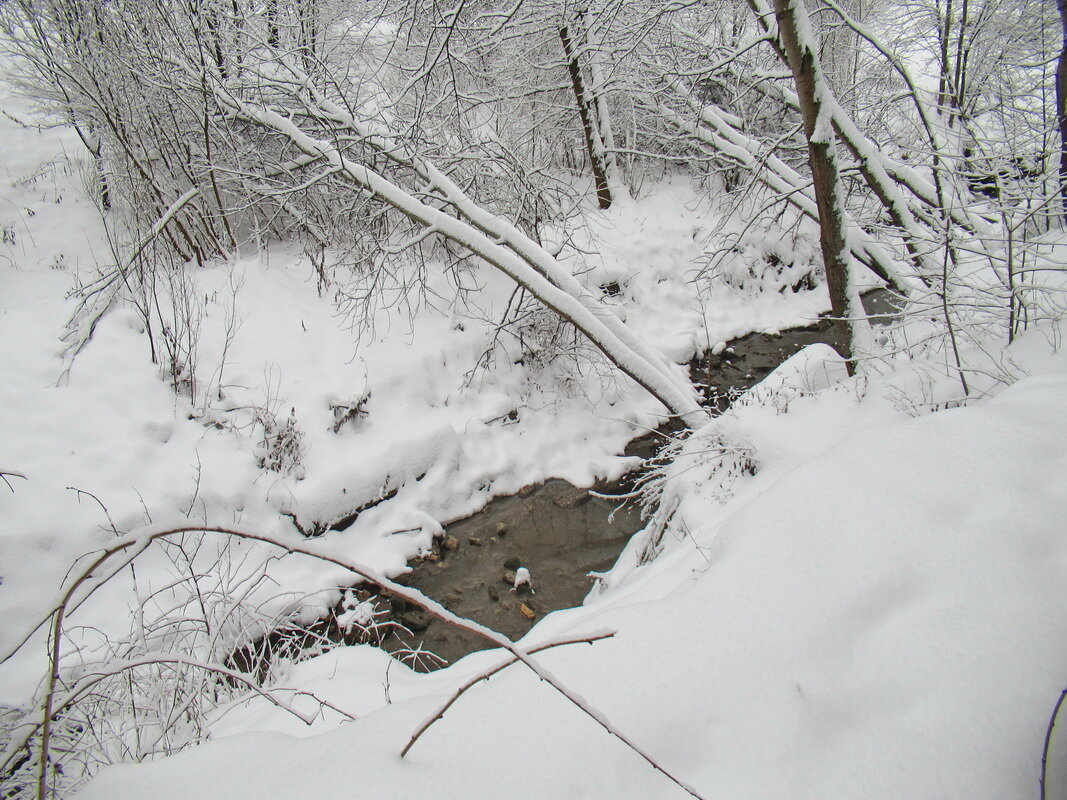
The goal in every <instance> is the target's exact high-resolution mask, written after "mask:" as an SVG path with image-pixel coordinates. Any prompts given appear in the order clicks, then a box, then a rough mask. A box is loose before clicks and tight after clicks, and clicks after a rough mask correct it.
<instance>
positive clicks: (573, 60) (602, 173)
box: [559, 25, 611, 208]
mask: <svg viewBox="0 0 1067 800" xmlns="http://www.w3.org/2000/svg"><path fill="white" fill-rule="evenodd" d="M559 38H560V41H561V42H563V53H564V55H566V57H567V71H568V72H569V73H570V76H571V87H572V88H573V89H574V99H575V102H576V103H577V105H578V116H579V117H580V118H581V120H582V133H583V134H584V135H585V148H586V151H587V152H588V153H589V165H590V167H591V168H592V170H593V181H594V182H595V184H596V199H597V204H598V205H599V206H600V207H601V208H610V207H611V188H610V187H609V186H608V174H607V170H606V169H605V168H604V159H603V153H602V149H603V148H602V146H601V147H597V142H598V140H599V137H600V134H599V132H598V131H597V130H596V129H595V128H594V127H593V117H592V115H591V114H590V112H589V101H588V99H587V98H586V96H585V95H586V92H585V83H584V81H583V80H582V68H581V65H580V64H579V63H578V54H577V53H575V52H574V44H573V42H572V41H571V35H570V31H569V30H568V29H567V26H566V25H563V26H561V27H560V29H559Z"/></svg>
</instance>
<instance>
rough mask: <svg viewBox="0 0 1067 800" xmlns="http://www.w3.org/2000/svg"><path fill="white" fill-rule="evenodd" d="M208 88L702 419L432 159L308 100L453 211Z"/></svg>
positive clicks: (584, 296)
mask: <svg viewBox="0 0 1067 800" xmlns="http://www.w3.org/2000/svg"><path fill="white" fill-rule="evenodd" d="M215 95H216V98H217V99H218V101H219V103H220V105H221V106H222V107H223V109H225V110H226V111H227V112H228V113H229V114H231V115H232V116H234V117H236V118H240V119H243V120H245V121H247V122H253V123H255V124H257V125H260V126H262V127H263V128H265V129H267V130H270V131H273V132H275V133H277V134H280V135H282V136H284V137H286V138H287V139H288V140H289V141H290V142H292V143H293V144H294V145H295V146H296V147H298V148H299V149H300V150H301V151H302V152H303V153H305V154H306V155H308V156H311V157H313V158H315V159H321V160H322V161H323V162H324V163H325V164H328V165H330V166H331V167H333V170H334V172H335V173H336V174H338V175H342V176H343V177H345V178H347V179H349V180H351V181H352V183H353V184H355V185H356V186H357V187H359V188H360V189H363V190H365V191H368V192H370V193H372V194H373V195H375V196H376V197H378V198H380V199H381V200H382V201H384V202H385V203H387V204H388V205H390V206H392V207H393V208H394V209H396V210H397V211H399V212H400V213H402V214H404V215H405V216H407V217H408V218H409V219H411V220H413V221H415V222H416V223H418V224H420V225H422V226H424V227H425V228H427V229H429V230H432V231H434V232H436V233H438V234H439V235H441V236H443V237H445V238H447V239H449V240H451V241H453V242H455V243H457V244H459V245H461V246H462V247H465V248H466V249H468V250H469V251H470V252H472V253H474V254H475V255H477V256H478V257H479V258H481V259H483V260H484V261H485V262H486V263H488V264H490V265H492V266H493V267H495V268H497V269H499V270H501V271H502V272H504V273H505V274H507V275H508V276H509V277H511V278H512V279H513V280H515V281H516V282H517V283H518V284H520V285H521V286H523V287H524V288H525V289H526V290H527V291H529V292H530V294H532V295H533V296H534V297H536V298H537V299H538V300H540V301H541V302H542V303H544V305H545V306H547V307H548V308H550V309H551V310H553V311H554V312H555V313H557V314H559V315H560V317H561V318H563V319H566V320H567V321H569V322H571V323H572V324H573V325H574V326H575V327H576V328H577V329H578V330H579V331H580V332H581V333H582V334H583V335H584V336H585V337H587V338H588V339H589V341H590V342H592V343H593V344H594V345H595V346H596V347H597V348H598V349H599V350H600V351H601V352H602V353H604V355H605V356H606V357H607V358H608V359H609V360H610V361H611V362H612V363H613V364H615V365H616V366H617V367H618V368H619V369H620V370H621V371H622V372H623V373H625V374H626V375H628V376H629V377H631V378H632V379H633V380H634V381H636V382H637V383H638V384H639V385H640V386H642V387H643V388H645V389H646V390H647V391H648V392H649V393H650V394H652V395H653V396H654V397H655V398H656V399H657V400H659V401H660V402H661V403H663V405H664V406H666V407H667V409H668V410H670V411H671V412H672V413H674V414H677V415H678V416H679V417H681V418H682V419H683V421H685V422H686V424H688V425H697V424H700V422H702V421H703V420H704V419H705V418H706V413H705V412H704V411H703V410H702V409H701V408H700V406H699V404H698V403H697V401H696V397H695V394H694V392H693V390H692V387H690V386H688V385H686V383H685V382H684V381H682V380H680V379H679V378H678V377H676V376H675V375H674V374H673V373H672V372H671V369H670V366H669V365H668V364H666V362H665V361H664V359H663V358H662V357H660V356H659V354H657V353H655V352H654V351H653V350H652V348H651V347H649V346H648V345H647V344H646V343H644V342H642V341H641V340H640V339H639V337H637V336H636V335H635V334H634V333H633V332H632V331H631V330H630V329H628V328H627V327H626V325H625V324H624V323H623V322H622V320H621V319H619V318H618V317H617V316H615V314H614V313H613V312H612V311H611V310H610V309H608V308H606V307H605V306H604V305H603V304H602V303H600V302H599V301H598V300H597V299H596V298H594V297H592V295H590V293H589V292H588V291H587V290H586V289H585V288H584V287H583V286H581V284H580V283H579V282H578V280H577V279H576V278H575V277H574V276H573V275H572V274H571V273H570V272H568V271H567V270H566V269H565V268H564V267H563V266H562V265H561V264H560V263H559V262H558V261H557V260H556V259H555V258H553V257H552V256H551V254H549V253H548V252H547V251H546V250H544V248H542V247H540V246H539V245H537V244H536V243H535V242H533V241H532V240H530V239H529V237H526V236H525V235H523V234H522V233H521V232H520V231H519V230H518V229H517V228H516V227H515V226H514V225H512V224H511V223H509V222H507V221H506V220H503V219H501V218H500V217H497V216H496V215H494V214H491V213H490V212H489V211H487V210H485V209H484V208H482V207H481V206H479V205H478V204H477V203H475V202H474V201H472V200H471V199H470V198H469V197H467V195H466V194H465V193H463V192H462V190H461V189H460V187H458V186H457V185H456V184H455V183H453V182H452V181H451V180H449V178H448V177H447V176H446V175H444V174H443V173H442V172H440V171H439V170H438V169H437V168H436V167H435V166H434V165H433V164H432V163H430V162H429V161H427V160H425V159H420V158H416V157H414V156H412V155H410V154H409V153H407V152H406V151H405V150H404V149H403V148H402V147H401V146H400V145H399V144H398V143H397V142H396V141H395V140H394V139H393V138H392V137H390V136H389V134H388V132H380V131H373V130H371V129H370V127H369V126H368V125H366V124H365V123H360V122H358V121H357V120H355V119H354V118H353V117H352V116H351V115H350V114H349V113H348V112H346V111H344V110H343V109H341V108H339V107H337V106H335V105H332V104H328V103H327V101H325V100H324V99H322V98H319V102H318V103H316V104H315V105H314V106H313V108H314V109H316V114H317V116H319V118H320V119H322V120H323V121H328V122H331V123H333V124H336V125H342V126H344V127H347V128H349V129H351V130H352V131H353V132H355V133H357V134H358V135H359V136H360V137H361V138H362V139H363V140H364V141H365V142H366V143H367V144H369V145H370V146H371V147H373V148H374V149H375V150H376V151H378V152H379V153H381V154H382V155H385V156H386V157H388V158H389V159H390V160H392V161H394V162H396V163H399V164H402V165H404V166H406V167H409V168H410V169H412V170H413V171H415V173H416V174H417V175H418V176H419V177H421V178H422V179H423V180H425V181H426V182H427V183H428V184H429V186H428V191H431V192H434V194H435V196H437V197H439V198H440V199H441V200H442V201H444V203H446V204H447V205H448V206H451V207H452V208H453V209H455V212H456V215H455V216H454V215H452V214H449V213H446V212H445V211H443V210H441V208H438V207H436V206H434V205H430V204H429V203H427V202H424V201H422V200H420V199H418V198H416V197H415V196H414V195H413V194H411V193H410V192H408V191H406V190H404V189H403V188H401V187H400V186H398V185H397V184H395V183H393V182H391V181H390V180H388V179H387V178H386V177H385V176H384V175H382V174H381V173H379V172H377V171H375V170H373V169H371V168H370V167H368V166H367V165H365V164H361V163H357V162H356V161H354V160H352V159H351V158H349V157H347V156H346V155H345V154H344V153H342V152H341V151H340V150H339V149H338V147H337V146H336V145H335V144H334V143H332V142H331V141H329V140H326V139H319V138H316V137H315V136H313V135H311V134H309V133H308V132H307V131H305V130H303V129H301V128H300V127H299V126H297V125H296V124H295V123H294V122H293V121H292V119H290V118H288V117H286V116H283V115H282V114H281V113H279V112H278V111H275V110H273V109H271V108H268V107H266V106H264V105H261V104H256V103H252V102H249V101H246V100H243V99H241V98H239V97H237V96H236V95H235V94H233V93H230V92H227V91H226V90H225V89H222V88H219V89H218V90H216V92H215ZM309 105H310V104H309Z"/></svg>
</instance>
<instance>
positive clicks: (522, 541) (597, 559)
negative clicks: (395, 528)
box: [383, 480, 644, 663]
mask: <svg viewBox="0 0 1067 800" xmlns="http://www.w3.org/2000/svg"><path fill="white" fill-rule="evenodd" d="M643 525H644V523H643V521H642V519H641V514H640V512H639V510H638V509H637V507H636V506H635V505H634V504H633V503H629V504H622V503H621V502H620V501H618V500H606V499H604V498H602V497H597V496H594V495H592V494H590V492H589V491H588V490H585V489H579V488H576V487H574V486H572V485H571V484H569V483H567V482H566V481H561V480H550V481H547V482H546V483H544V484H539V485H535V486H531V487H527V489H525V490H523V491H522V492H520V493H519V494H517V495H514V496H511V497H500V498H497V499H496V500H493V501H492V502H490V503H489V504H488V505H487V506H486V507H485V508H484V509H483V510H482V511H480V512H478V513H477V514H475V515H474V516H472V517H468V518H467V519H464V520H460V521H459V522H454V523H452V524H451V525H449V526H447V527H446V529H445V535H444V537H442V538H441V539H440V540H438V541H436V542H435V543H434V550H433V552H432V553H430V554H429V555H428V556H426V557H424V558H422V559H420V560H418V561H417V562H416V563H414V564H413V565H412V571H411V572H410V573H408V574H407V575H405V576H403V577H402V578H400V579H399V580H400V582H402V583H405V584H407V585H409V586H413V587H415V588H417V589H419V590H420V591H422V592H424V593H425V594H427V595H429V596H430V597H432V598H434V599H435V600H437V601H438V602H440V603H442V604H443V605H444V606H445V607H446V608H448V609H449V610H450V611H453V612H455V613H456V614H459V615H461V616H464V617H468V618H470V619H473V620H475V621H477V622H480V623H482V624H483V625H486V626H488V627H490V628H493V629H494V630H497V631H499V632H500V633H503V634H504V635H506V636H508V637H509V638H512V639H518V638H520V637H522V636H523V635H524V634H525V633H526V632H527V631H528V630H529V629H530V628H531V627H532V626H533V624H534V623H535V622H536V621H537V620H538V619H540V618H541V617H543V616H544V615H545V614H547V613H548V612H549V611H555V610H556V609H560V608H570V607H572V606H577V605H581V603H582V600H583V599H585V596H586V595H587V594H588V593H589V589H590V588H591V586H592V578H590V577H589V573H590V572H599V571H604V570H607V569H608V568H609V567H611V565H612V564H614V563H615V559H616V558H617V557H618V555H619V552H620V551H621V550H622V548H623V546H624V545H625V544H626V542H627V540H628V539H629V538H630V537H631V536H632V535H633V534H634V533H636V532H637V531H639V530H640V529H641V528H642V527H643ZM520 568H521V569H525V570H527V571H528V572H529V574H530V580H531V583H530V585H529V586H525V585H523V586H520V587H519V588H517V589H516V588H515V576H516V572H517V571H518V570H519V569H520ZM384 599H385V600H387V601H388V602H389V603H390V604H391V610H392V617H393V619H394V620H395V621H397V622H399V623H400V624H401V625H403V626H404V627H405V628H407V629H408V631H410V634H407V633H403V632H401V633H399V635H393V636H390V637H389V638H388V639H386V641H385V642H384V643H383V646H384V647H385V648H386V649H388V650H394V651H395V650H397V649H402V648H404V647H411V643H412V641H414V642H421V644H422V647H423V648H425V649H426V650H429V651H430V652H431V653H433V654H435V655H436V656H439V657H440V658H443V659H445V660H446V661H448V662H449V663H451V662H452V661H455V660H456V659H457V658H460V657H461V656H464V655H466V654H467V653H470V652H473V651H475V650H481V649H483V648H485V647H487V646H488V645H487V643H486V642H485V640H484V639H481V638H480V637H477V636H474V635H473V634H468V633H465V632H463V631H459V630H457V629H455V628H453V627H452V626H450V625H446V624H445V623H443V622H441V621H439V620H437V619H434V618H432V617H430V615H429V614H427V613H426V612H424V611H421V610H419V609H417V608H414V607H409V606H407V605H406V604H404V603H403V601H399V600H397V599H390V598H384Z"/></svg>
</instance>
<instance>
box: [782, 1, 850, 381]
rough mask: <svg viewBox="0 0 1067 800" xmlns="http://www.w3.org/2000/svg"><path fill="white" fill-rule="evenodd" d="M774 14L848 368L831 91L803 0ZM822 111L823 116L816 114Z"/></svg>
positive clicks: (846, 305)
mask: <svg viewBox="0 0 1067 800" xmlns="http://www.w3.org/2000/svg"><path fill="white" fill-rule="evenodd" d="M774 15H775V19H776V20H777V23H778V32H779V37H780V39H781V43H782V48H783V49H784V50H785V54H786V58H787V59H788V61H789V67H790V69H791V70H792V72H793V80H794V82H795V84H796V89H797V97H798V98H799V100H800V113H801V116H802V117H803V118H804V137H805V139H807V142H808V160H809V162H810V164H811V175H812V182H813V188H814V191H815V202H816V204H817V206H818V209H819V231H820V234H821V235H820V240H821V244H822V257H823V265H824V267H825V269H826V283H827V286H828V287H829V290H830V307H831V310H832V313H833V316H834V339H835V340H836V346H837V351H838V352H839V353H840V354H841V356H842V357H843V358H845V359H846V361H847V364H848V371H849V374H852V373H853V371H854V368H855V364H854V361H853V356H854V355H855V354H854V353H853V347H852V340H853V330H852V328H853V322H852V313H851V311H852V309H851V302H850V300H849V292H848V283H849V281H848V269H849V266H848V255H849V250H848V245H847V243H846V241H845V223H844V213H843V209H844V206H843V204H842V202H841V186H840V182H839V181H838V169H837V157H836V153H835V149H834V133H833V126H832V124H831V120H830V114H829V113H825V112H828V111H829V109H826V110H825V112H824V110H823V108H822V102H821V100H820V97H821V95H822V93H823V92H828V91H829V88H828V86H827V84H826V82H825V80H824V79H823V76H822V73H821V71H820V67H819V61H818V58H817V57H816V55H815V43H814V41H813V39H812V36H811V29H810V25H809V23H808V15H807V11H806V10H805V8H804V4H803V0H774ZM820 112H823V113H820Z"/></svg>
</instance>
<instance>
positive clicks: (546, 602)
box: [360, 291, 897, 669]
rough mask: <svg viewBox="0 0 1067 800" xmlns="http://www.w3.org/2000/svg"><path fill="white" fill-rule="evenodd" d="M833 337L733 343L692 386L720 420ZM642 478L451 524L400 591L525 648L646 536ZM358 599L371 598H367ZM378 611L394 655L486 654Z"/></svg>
mask: <svg viewBox="0 0 1067 800" xmlns="http://www.w3.org/2000/svg"><path fill="white" fill-rule="evenodd" d="M863 299H864V306H865V309H866V311H867V313H868V314H869V315H870V319H871V321H872V322H876V323H878V322H883V323H884V322H886V321H889V320H890V319H892V318H894V317H895V316H896V314H897V309H896V307H895V304H894V303H893V300H892V297H891V296H890V295H889V294H888V293H887V292H884V291H878V292H872V293H868V294H867V295H865V296H864V298H863ZM832 335H833V334H832V329H831V323H830V322H829V321H828V320H825V319H821V320H819V321H818V322H816V323H815V324H813V325H809V326H806V327H799V328H791V329H789V330H785V331H782V332H781V333H777V334H768V333H752V334H749V335H747V336H743V337H741V338H739V339H735V340H733V341H731V342H729V343H728V344H727V346H726V347H725V348H724V349H722V350H721V351H720V352H719V353H718V354H714V353H712V352H707V353H704V354H702V355H700V356H697V357H696V358H694V359H693V360H692V361H691V362H690V364H689V368H690V377H691V379H692V381H693V383H694V385H696V386H698V387H699V388H700V390H701V393H702V395H703V398H704V402H705V405H707V406H708V407H711V408H715V409H717V410H718V411H719V412H722V411H723V410H725V409H726V408H727V407H728V406H729V404H730V402H731V401H732V400H733V398H734V397H736V396H737V395H738V394H739V393H741V392H742V391H744V390H745V389H747V388H749V387H751V386H753V385H755V384H756V383H758V382H759V381H761V380H763V378H765V377H766V376H767V375H768V374H769V373H770V372H771V371H772V370H773V369H775V368H776V367H777V366H778V365H779V364H781V363H782V362H783V361H785V360H786V359H788V358H789V357H790V356H792V355H793V354H795V353H796V352H798V351H799V350H801V349H803V348H804V347H807V346H808V345H811V344H818V343H823V344H832ZM680 429H681V426H680V424H679V423H677V422H673V423H667V424H666V425H664V426H662V427H661V428H660V429H658V430H657V431H655V432H653V433H650V434H647V435H645V436H642V437H639V438H637V439H634V440H633V441H632V442H630V444H629V445H628V446H627V448H626V451H625V455H627V456H637V457H640V458H642V459H643V460H644V462H645V463H647V462H649V461H650V460H651V459H653V458H654V457H655V455H656V453H657V452H658V450H659V449H660V448H661V447H662V445H663V444H664V443H665V442H666V441H667V439H668V437H669V436H670V435H671V434H672V433H676V432H677V431H679V430H680ZM642 474H643V473H642V470H641V469H639V470H637V471H635V472H631V473H630V474H628V475H625V476H623V477H622V478H621V479H620V480H618V481H616V482H614V483H611V484H605V483H602V484H598V485H597V486H595V487H594V493H593V494H591V493H590V492H589V491H588V490H585V489H580V488H577V487H575V486H572V485H571V484H569V483H567V482H566V481H562V480H549V481H547V482H545V483H544V484H537V485H534V486H529V487H526V488H524V489H523V490H522V491H520V492H519V493H518V494H516V495H513V496H510V497H499V498H496V499H495V500H493V501H492V502H490V503H489V504H488V505H487V506H486V507H485V508H484V509H482V510H481V511H479V512H478V513H476V514H474V515H473V516H471V517H468V518H466V519H463V520H459V521H457V522H453V523H452V524H450V525H448V526H447V527H446V529H445V535H444V537H442V538H441V539H439V540H437V541H435V543H434V549H433V551H432V552H431V553H429V554H428V555H427V556H425V557H423V558H421V559H419V560H417V561H416V562H414V563H413V564H412V569H411V572H409V573H408V574H406V575H404V576H402V577H400V578H399V579H398V582H400V583H403V584H406V585H408V586H411V587H414V588H417V589H419V590H420V591H422V592H423V593H424V594H426V595H428V596H429V597H432V598H433V599H435V600H437V601H438V602H440V603H442V604H443V605H444V606H445V607H447V608H448V609H450V610H451V611H453V612H454V613H456V614H459V615H461V616H464V617H467V618H469V619H472V620H474V621H475V622H479V623H481V624H483V625H486V626H488V627H490V628H493V629H494V630H496V631H499V632H500V633H503V634H505V635H506V636H508V637H509V638H511V639H518V638H520V637H522V636H523V635H525V633H526V632H527V631H528V630H529V629H530V628H531V627H532V626H533V625H534V623H536V622H537V620H538V619H540V618H541V617H543V616H544V615H545V614H547V613H549V612H551V611H556V610H558V609H562V608H571V607H573V606H577V605H580V604H581V603H582V601H583V600H584V598H585V596H586V595H587V594H588V593H589V590H590V589H591V588H592V585H593V580H594V579H593V577H591V576H590V574H589V573H591V572H601V571H605V570H607V569H609V568H610V567H611V565H612V564H614V563H615V560H616V559H617V558H618V555H619V553H620V552H621V551H622V548H623V547H624V546H625V545H626V542H627V541H628V540H629V538H630V537H631V536H632V535H633V534H634V533H636V532H637V531H639V530H640V529H641V528H642V527H643V525H644V522H643V520H642V518H641V513H640V509H639V507H638V505H637V501H636V500H634V499H626V500H624V499H623V496H625V495H628V494H629V493H631V492H632V491H633V488H634V485H635V483H636V481H638V480H639V478H640V476H641V475H642ZM598 495H609V496H610V495H617V496H618V497H616V498H610V497H602V496H598ZM518 567H523V568H525V569H527V570H529V572H530V575H531V579H532V585H531V586H530V587H520V588H518V589H515V588H514V586H513V580H514V576H515V571H516V569H517V568H518ZM360 595H361V596H363V597H366V596H368V595H369V593H368V592H367V591H366V590H363V591H361V592H360ZM376 602H377V604H378V605H379V607H381V608H383V609H387V611H388V615H387V617H386V619H388V620H390V621H393V622H396V623H399V624H400V625H402V626H404V628H406V629H407V631H408V633H401V632H394V633H390V634H389V635H388V636H386V638H385V640H384V641H382V642H381V644H382V646H383V647H384V648H386V649H387V650H390V651H391V652H394V653H396V652H397V651H403V650H406V649H410V648H412V647H416V646H420V645H421V647H422V648H424V649H425V650H428V651H430V652H431V653H433V654H434V655H436V656H438V657H439V658H440V659H442V661H443V662H445V663H451V662H453V661H455V660H456V659H457V658H460V657H462V656H464V655H466V654H468V653H471V652H474V651H475V650H480V649H484V648H486V647H488V643H487V642H486V641H485V640H484V639H481V638H479V637H476V636H474V635H473V634H468V633H465V632H463V631H460V630H457V629H456V628H453V627H451V626H449V625H446V624H445V623H443V622H440V621H438V620H436V619H433V618H432V617H430V616H429V615H428V614H426V613H425V612H423V611H421V610H420V609H417V608H414V607H409V606H407V605H406V604H405V603H404V602H402V601H400V600H399V599H398V598H390V597H387V596H378V597H377V599H376ZM413 664H414V666H416V668H420V669H429V668H433V666H435V662H434V660H433V659H432V658H429V659H428V658H421V659H418V660H417V661H415V662H413Z"/></svg>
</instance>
